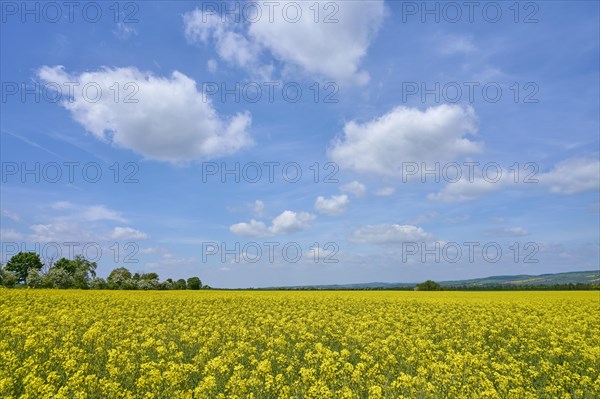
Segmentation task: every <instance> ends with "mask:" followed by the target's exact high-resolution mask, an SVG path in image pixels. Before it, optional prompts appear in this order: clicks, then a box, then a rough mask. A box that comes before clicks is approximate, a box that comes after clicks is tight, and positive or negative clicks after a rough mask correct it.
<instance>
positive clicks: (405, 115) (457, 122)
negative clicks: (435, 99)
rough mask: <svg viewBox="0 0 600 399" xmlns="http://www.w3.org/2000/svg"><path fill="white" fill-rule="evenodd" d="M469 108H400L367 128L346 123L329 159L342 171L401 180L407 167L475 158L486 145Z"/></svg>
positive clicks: (449, 106) (357, 123)
mask: <svg viewBox="0 0 600 399" xmlns="http://www.w3.org/2000/svg"><path fill="white" fill-rule="evenodd" d="M476 120H477V118H476V115H475V111H474V110H473V108H471V107H462V106H459V105H446V104H443V105H440V106H437V107H431V108H427V109H426V110H424V111H421V110H419V109H417V108H407V107H397V108H394V109H393V110H391V111H390V112H388V113H387V114H385V115H383V116H380V117H378V118H376V119H373V120H371V121H368V122H365V123H359V122H355V121H351V122H348V123H347V124H346V125H345V126H344V132H343V135H342V136H341V137H337V138H336V139H334V140H333V142H332V145H331V147H330V148H329V156H330V158H331V159H332V160H333V161H335V162H337V163H338V164H339V165H340V167H342V168H347V169H351V170H354V171H357V172H367V173H374V174H379V175H383V176H399V175H400V170H401V167H402V163H403V162H429V163H433V162H443V161H451V160H455V159H457V158H458V157H461V156H465V155H469V154H475V153H478V152H480V151H481V150H482V144H481V143H479V142H476V141H473V140H471V139H470V138H469V137H468V136H471V135H475V134H476V133H477V127H476Z"/></svg>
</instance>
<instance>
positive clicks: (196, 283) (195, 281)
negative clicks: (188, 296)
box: [187, 277, 202, 290]
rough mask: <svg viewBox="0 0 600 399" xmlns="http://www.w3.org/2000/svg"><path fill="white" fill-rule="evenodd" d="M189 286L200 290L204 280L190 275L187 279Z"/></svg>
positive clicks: (190, 288)
mask: <svg viewBox="0 0 600 399" xmlns="http://www.w3.org/2000/svg"><path fill="white" fill-rule="evenodd" d="M187 288H188V290H199V289H200V288H202V282H201V281H200V279H199V278H198V277H190V278H188V280H187Z"/></svg>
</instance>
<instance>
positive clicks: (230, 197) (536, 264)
mask: <svg viewBox="0 0 600 399" xmlns="http://www.w3.org/2000/svg"><path fill="white" fill-rule="evenodd" d="M23 4H24V3H21V2H3V3H2V25H1V28H2V32H1V33H2V34H1V39H0V40H1V51H2V54H1V61H0V68H1V75H2V76H1V80H2V103H1V106H2V109H1V115H0V116H1V118H0V119H1V129H2V130H1V136H0V137H1V150H0V154H1V157H2V182H1V183H2V185H1V191H0V192H1V204H0V207H1V211H2V216H1V219H0V220H1V233H2V237H1V241H2V248H1V250H2V254H1V255H2V261H3V262H6V260H7V259H8V258H10V256H11V255H12V254H14V253H15V251H17V250H20V249H26V250H36V251H38V252H40V253H41V254H42V255H45V256H47V257H52V255H53V254H56V252H57V251H60V255H62V256H68V255H69V254H70V253H71V254H74V255H76V254H81V253H83V254H84V255H87V256H88V257H89V258H92V259H94V260H96V261H97V262H98V265H99V267H98V272H99V275H100V276H106V275H108V273H109V272H110V270H112V269H113V268H115V267H118V266H124V267H127V268H129V269H130V270H132V271H140V272H150V271H153V272H157V273H159V275H160V276H161V278H167V277H172V278H182V277H183V278H186V277H189V276H192V275H197V276H200V277H201V279H202V280H203V282H204V283H206V284H210V285H211V286H215V287H259V286H273V285H301V284H330V283H354V282H370V281H390V282H393V281H406V282H413V281H422V280H424V279H428V278H431V279H435V280H447V279H462V278H473V277H480V276H487V275H500V274H524V273H527V274H541V273H552V272H562V271H575V270H592V269H597V268H598V264H599V244H598V242H599V238H600V237H599V235H600V234H599V229H598V223H599V169H600V163H599V131H600V126H599V109H600V104H599V98H600V96H599V87H600V80H599V71H600V68H599V37H600V35H599V33H600V32H599V29H600V28H599V15H600V14H599V6H598V3H597V2H584V1H580V2H579V1H570V2H562V1H552V2H520V3H514V2H480V3H477V4H476V5H475V6H474V8H472V9H469V8H468V6H465V5H464V4H463V3H460V2H458V3H450V5H448V3H444V2H426V3H423V2H399V1H394V2H392V1H373V0H372V1H364V2H360V1H352V2H327V1H323V2H316V1H309V2H286V1H278V2H275V3H269V2H261V1H258V2H206V1H203V2H200V1H179V2H178V1H169V2H164V1H147V2H120V3H118V7H116V6H115V3H113V2H82V3H80V5H79V6H78V7H77V8H75V9H71V10H70V9H69V5H68V3H65V2H52V5H50V6H48V5H46V4H47V3H37V2H29V3H27V7H28V8H27V9H24V8H23V7H24V6H23ZM270 7H272V8H270ZM227 10H230V12H229V14H228V15H226V16H223V15H222V14H223V13H224V12H226V11H227ZM257 11H259V12H260V14H258V13H257ZM236 19H237V20H236ZM224 91H225V92H224ZM300 93H301V94H300ZM27 170H29V171H30V172H29V173H27ZM424 170H429V171H430V172H429V174H426V173H423V171H424ZM227 171H229V172H227ZM257 172H259V173H260V175H257ZM498 172H501V175H498ZM98 173H100V174H101V175H99V174H98ZM299 173H300V174H301V175H300V174H299ZM457 173H460V176H458V175H457ZM271 174H272V178H271ZM236 180H237V181H236ZM436 180H437V181H436ZM257 248H258V249H260V251H261V252H260V253H259V252H257ZM498 251H501V253H500V252H498ZM436 257H437V258H438V259H436Z"/></svg>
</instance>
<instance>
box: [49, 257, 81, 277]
mask: <svg viewBox="0 0 600 399" xmlns="http://www.w3.org/2000/svg"><path fill="white" fill-rule="evenodd" d="M50 269H62V270H64V271H66V272H67V273H69V274H73V273H75V270H77V264H76V263H75V262H73V261H72V260H70V259H67V258H60V259H59V260H57V261H56V262H55V263H54V265H52V267H51V268H50Z"/></svg>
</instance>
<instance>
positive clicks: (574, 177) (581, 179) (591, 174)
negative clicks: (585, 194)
mask: <svg viewBox="0 0 600 399" xmlns="http://www.w3.org/2000/svg"><path fill="white" fill-rule="evenodd" d="M539 181H540V183H541V184H545V185H547V186H549V187H550V191H551V192H553V193H558V194H575V193H578V192H581V191H588V190H598V189H599V188H600V160H598V158H596V159H593V158H591V157H588V158H585V157H580V158H570V159H567V160H564V161H562V162H559V163H558V164H556V165H555V166H554V168H553V169H552V170H551V171H549V172H547V173H542V174H541V175H540V176H539Z"/></svg>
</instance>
